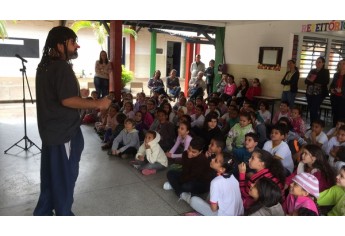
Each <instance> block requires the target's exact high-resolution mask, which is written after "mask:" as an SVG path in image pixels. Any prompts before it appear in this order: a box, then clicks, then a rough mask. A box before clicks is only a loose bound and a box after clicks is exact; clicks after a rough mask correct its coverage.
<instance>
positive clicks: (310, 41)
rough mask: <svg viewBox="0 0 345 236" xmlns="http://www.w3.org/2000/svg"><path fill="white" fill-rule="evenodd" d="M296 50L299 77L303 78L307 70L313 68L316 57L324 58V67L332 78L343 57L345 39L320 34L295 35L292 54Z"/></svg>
mask: <svg viewBox="0 0 345 236" xmlns="http://www.w3.org/2000/svg"><path fill="white" fill-rule="evenodd" d="M296 36H297V37H296ZM296 51H297V58H296V59H297V60H296V61H297V63H299V64H298V65H299V71H300V78H301V79H305V78H306V77H307V75H308V73H309V71H310V70H311V69H312V68H315V61H316V59H317V58H318V57H324V58H325V59H326V67H327V68H328V69H329V72H330V77H331V78H333V75H334V73H335V72H336V69H337V64H338V62H339V61H340V60H342V59H343V58H345V40H342V39H340V38H335V37H331V36H322V35H320V36H314V35H313V36H309V35H308V36H307V35H295V36H294V45H293V55H294V53H296Z"/></svg>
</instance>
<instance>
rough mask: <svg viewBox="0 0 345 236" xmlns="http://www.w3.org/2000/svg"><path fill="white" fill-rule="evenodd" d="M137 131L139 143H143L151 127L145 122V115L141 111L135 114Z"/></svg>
mask: <svg viewBox="0 0 345 236" xmlns="http://www.w3.org/2000/svg"><path fill="white" fill-rule="evenodd" d="M134 120H135V129H136V130H138V132H139V141H140V142H143V141H144V139H145V133H146V131H147V130H148V129H149V127H148V126H147V125H146V124H145V123H144V122H143V113H141V111H137V112H135V117H134Z"/></svg>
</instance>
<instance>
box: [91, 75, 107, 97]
mask: <svg viewBox="0 0 345 236" xmlns="http://www.w3.org/2000/svg"><path fill="white" fill-rule="evenodd" d="M93 83H94V84H95V89H96V91H97V93H98V98H102V97H105V96H107V95H108V94H109V79H103V78H100V77H97V76H95V77H94V78H93Z"/></svg>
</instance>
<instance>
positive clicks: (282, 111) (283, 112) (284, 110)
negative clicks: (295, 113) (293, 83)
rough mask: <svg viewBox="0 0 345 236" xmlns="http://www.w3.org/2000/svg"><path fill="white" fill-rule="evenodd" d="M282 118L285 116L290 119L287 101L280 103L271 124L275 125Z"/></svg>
mask: <svg viewBox="0 0 345 236" xmlns="http://www.w3.org/2000/svg"><path fill="white" fill-rule="evenodd" d="M283 116H286V117H288V118H290V117H291V115H290V110H289V102H287V101H281V103H280V107H279V111H277V112H276V113H275V114H274V116H273V119H272V124H273V125H275V124H276V123H277V122H278V120H279V119H280V118H281V117H283Z"/></svg>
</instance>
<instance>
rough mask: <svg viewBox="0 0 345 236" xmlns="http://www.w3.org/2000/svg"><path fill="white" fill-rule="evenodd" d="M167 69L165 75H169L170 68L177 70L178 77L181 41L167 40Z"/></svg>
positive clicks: (178, 75)
mask: <svg viewBox="0 0 345 236" xmlns="http://www.w3.org/2000/svg"><path fill="white" fill-rule="evenodd" d="M166 61H167V66H166V68H167V71H166V76H169V74H170V71H171V70H172V69H175V70H177V77H180V70H181V43H180V42H172V41H168V42H167V60H166Z"/></svg>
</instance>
